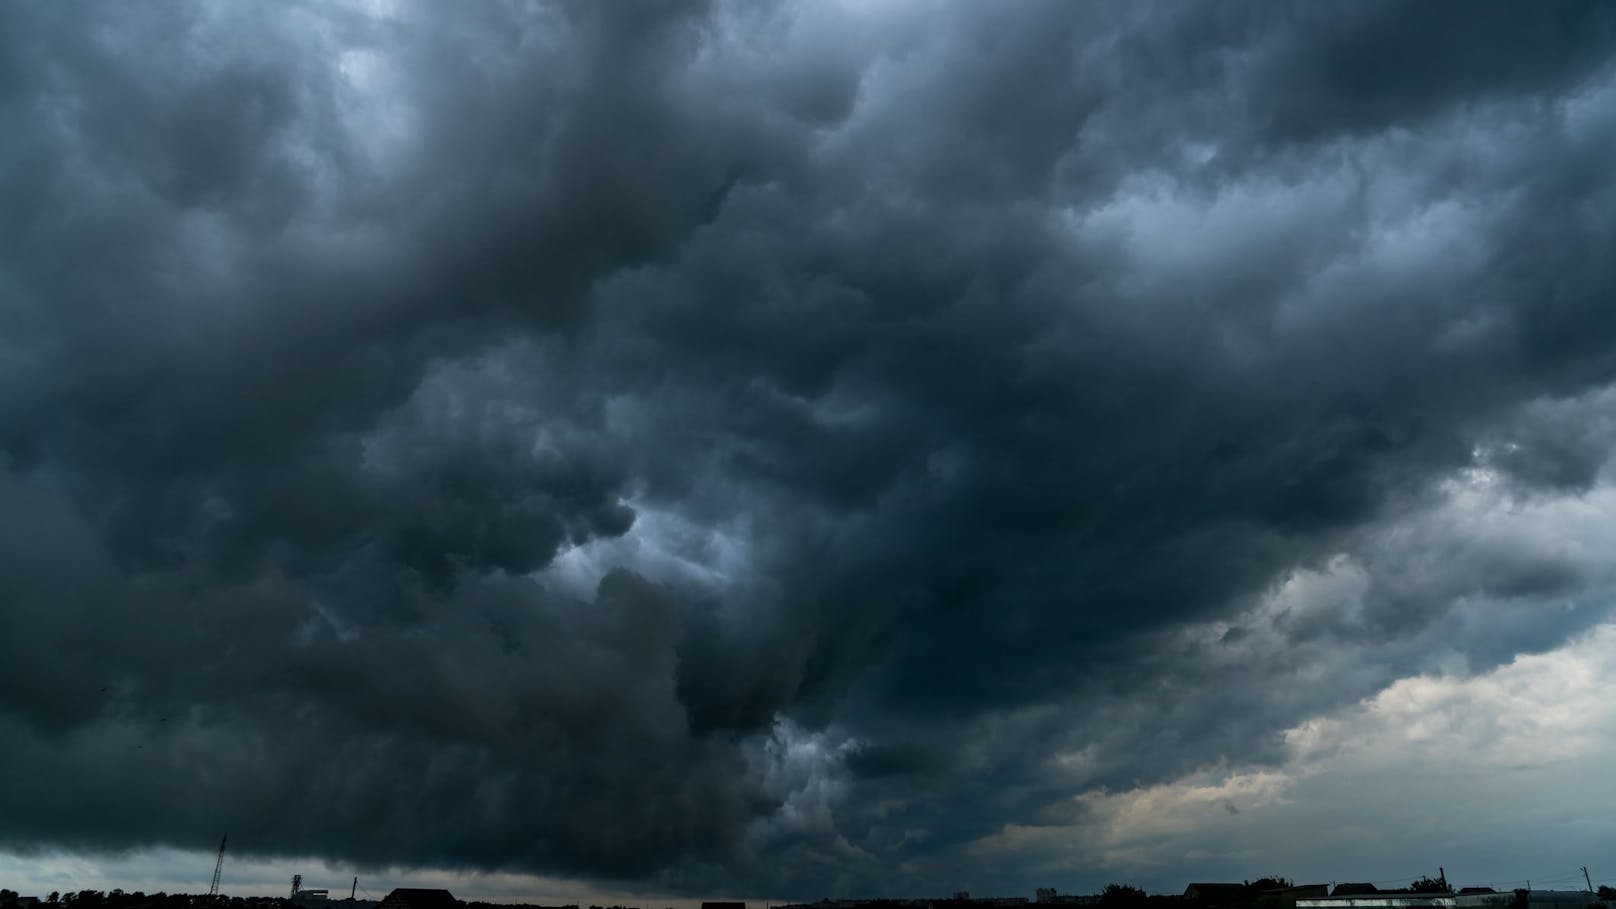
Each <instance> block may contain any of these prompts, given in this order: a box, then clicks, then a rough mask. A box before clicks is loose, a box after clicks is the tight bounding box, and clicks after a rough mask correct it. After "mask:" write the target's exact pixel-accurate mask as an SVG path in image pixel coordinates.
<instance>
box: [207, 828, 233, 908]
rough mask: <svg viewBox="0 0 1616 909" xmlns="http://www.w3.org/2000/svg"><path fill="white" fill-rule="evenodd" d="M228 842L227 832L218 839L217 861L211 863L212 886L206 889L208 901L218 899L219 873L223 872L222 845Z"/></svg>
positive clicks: (228, 834) (228, 835)
mask: <svg viewBox="0 0 1616 909" xmlns="http://www.w3.org/2000/svg"><path fill="white" fill-rule="evenodd" d="M229 841H230V833H229V831H226V832H225V835H224V836H222V837H220V838H219V860H218V861H216V862H214V863H213V885H212V886H210V887H208V899H209V900H216V899H218V898H219V873H220V872H221V871H223V870H224V844H225V843H227V842H229Z"/></svg>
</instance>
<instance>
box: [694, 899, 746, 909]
mask: <svg viewBox="0 0 1616 909" xmlns="http://www.w3.org/2000/svg"><path fill="white" fill-rule="evenodd" d="M701 909H746V904H745V903H742V902H726V901H723V900H704V901H703V902H702V904H701Z"/></svg>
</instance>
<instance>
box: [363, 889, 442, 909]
mask: <svg viewBox="0 0 1616 909" xmlns="http://www.w3.org/2000/svg"><path fill="white" fill-rule="evenodd" d="M376 909H460V901H459V900H457V899H455V898H454V894H452V893H450V892H449V891H447V890H432V889H427V888H423V887H398V888H396V889H394V890H393V892H392V893H389V894H387V896H386V898H384V899H383V900H382V901H381V903H379V904H378V905H377V906H376Z"/></svg>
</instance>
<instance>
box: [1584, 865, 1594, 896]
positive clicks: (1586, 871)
mask: <svg viewBox="0 0 1616 909" xmlns="http://www.w3.org/2000/svg"><path fill="white" fill-rule="evenodd" d="M1582 882H1583V883H1585V884H1587V885H1588V892H1589V893H1593V892H1594V882H1593V881H1591V880H1589V879H1588V866H1587V865H1583V866H1582Z"/></svg>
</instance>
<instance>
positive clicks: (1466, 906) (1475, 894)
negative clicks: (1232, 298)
mask: <svg viewBox="0 0 1616 909" xmlns="http://www.w3.org/2000/svg"><path fill="white" fill-rule="evenodd" d="M300 884H301V878H299V879H297V881H295V882H294V885H293V889H292V894H291V895H290V896H282V897H229V896H224V895H220V896H218V897H210V896H207V895H200V894H179V893H176V894H165V893H156V894H151V895H149V896H148V895H147V894H145V893H138V892H136V893H125V892H123V891H122V890H111V891H107V892H102V891H99V890H81V891H78V892H76V893H66V894H59V893H52V894H50V895H49V896H48V897H44V898H40V897H38V896H23V895H20V894H18V893H16V892H15V891H12V890H0V909H215V907H217V909H224V907H227V909H313V907H314V906H321V907H329V909H472V907H487V906H490V904H487V903H476V902H474V903H470V904H468V903H466V902H464V901H462V900H459V899H456V898H455V897H454V895H453V894H451V893H450V892H449V891H448V890H441V889H426V888H415V887H399V888H396V889H394V890H393V891H391V892H390V893H388V894H387V896H386V898H384V899H382V900H380V901H376V900H358V899H352V898H349V899H330V898H329V894H328V892H327V891H324V890H312V891H311V890H304V889H302V888H301V887H300V886H299V885H300ZM355 886H356V887H357V881H356V882H355ZM1589 886H1590V888H1591V887H1592V883H1591V882H1590V884H1589ZM1056 905H1065V906H1093V907H1095V909H1616V890H1613V889H1611V888H1609V887H1600V888H1599V889H1598V891H1597V892H1596V891H1594V890H1592V889H1589V890H1533V889H1516V890H1495V889H1493V888H1492V887H1464V888H1460V889H1454V888H1452V887H1449V886H1448V884H1447V879H1446V876H1445V875H1444V876H1442V877H1440V878H1436V879H1431V878H1427V879H1422V880H1421V881H1418V882H1415V884H1414V885H1413V886H1410V887H1405V888H1399V889H1381V888H1379V887H1377V886H1375V885H1374V884H1362V883H1337V884H1302V885H1294V884H1292V883H1291V882H1290V881H1287V880H1283V879H1278V878H1264V879H1262V880H1259V881H1255V882H1253V881H1243V882H1240V883H1232V882H1196V883H1191V884H1189V885H1188V886H1186V887H1185V888H1184V892H1183V893H1181V894H1180V893H1174V894H1154V895H1147V894H1146V893H1145V892H1144V891H1143V890H1140V889H1138V888H1136V887H1128V886H1122V885H1116V884H1113V885H1111V886H1109V887H1107V888H1106V889H1105V890H1104V891H1103V892H1101V893H1098V894H1093V895H1075V894H1063V893H1060V892H1058V891H1057V890H1055V889H1054V888H1052V887H1040V888H1039V889H1038V890H1037V892H1036V895H1035V897H1034V900H1032V901H1029V900H1028V899H1027V898H1026V897H1022V896H989V897H975V896H972V895H971V894H970V893H968V892H966V891H959V892H956V893H954V894H953V895H952V896H949V897H942V898H931V899H925V898H919V899H896V898H881V899H836V900H832V899H822V900H820V901H818V902H815V903H786V904H772V905H771V906H770V907H769V909H1019V907H1027V909H1042V907H1046V906H1056ZM490 909H491V907H490ZM500 909H579V907H578V906H576V905H572V904H569V905H566V906H560V907H538V906H531V905H528V904H518V905H507V906H502V907H500ZM589 909H601V907H598V906H590V907H589ZM610 909H626V907H621V906H614V907H610ZM701 909H748V906H747V904H746V903H744V902H738V901H707V902H703V903H702V904H701Z"/></svg>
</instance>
